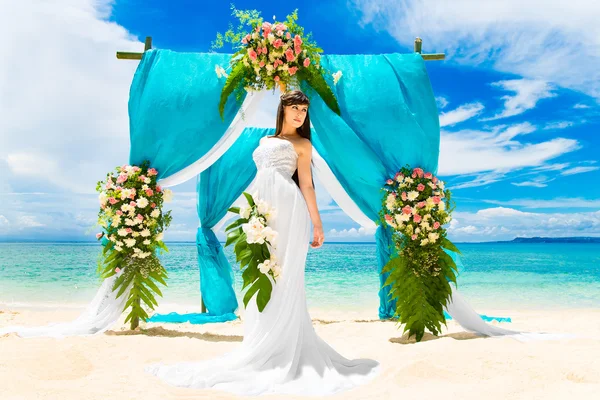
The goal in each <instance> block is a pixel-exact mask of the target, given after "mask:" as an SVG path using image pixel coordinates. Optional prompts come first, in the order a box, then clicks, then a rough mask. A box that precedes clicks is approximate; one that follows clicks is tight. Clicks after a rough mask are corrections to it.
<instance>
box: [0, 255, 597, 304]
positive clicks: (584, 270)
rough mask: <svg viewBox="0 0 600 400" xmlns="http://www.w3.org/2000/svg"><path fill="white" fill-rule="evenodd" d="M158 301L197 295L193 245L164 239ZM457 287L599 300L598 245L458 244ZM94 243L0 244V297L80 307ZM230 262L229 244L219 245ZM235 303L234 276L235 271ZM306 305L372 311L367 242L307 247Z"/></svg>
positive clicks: (511, 297) (480, 292)
mask: <svg viewBox="0 0 600 400" xmlns="http://www.w3.org/2000/svg"><path fill="white" fill-rule="evenodd" d="M168 246H169V249H170V252H169V253H168V254H165V255H163V256H161V259H162V261H163V263H164V265H165V267H166V268H167V270H168V271H169V273H170V276H169V281H168V284H169V286H168V287H167V288H165V290H164V291H163V294H164V297H163V298H162V299H159V303H161V304H186V305H197V304H199V301H200V294H199V287H200V281H199V273H198V267H197V255H196V247H195V244H193V243H170V244H168ZM459 248H460V249H461V251H462V252H463V257H462V259H463V263H464V265H465V266H464V268H463V269H462V270H461V273H460V276H459V280H458V283H459V289H460V290H461V292H462V293H463V295H464V296H465V297H466V298H467V300H468V301H469V303H470V304H471V305H472V306H473V307H475V308H491V309H505V308H506V309H510V308H557V307H558V308H587V307H599V306H600V244H572V243H568V244H567V243H565V244H547V243H539V244H521V243H519V244H514V243H494V244H485V243H481V244H479V243H478V244H460V245H459ZM99 252H100V245H99V244H97V243H0V303H1V304H9V305H28V306H38V305H44V306H63V307H64V306H81V305H84V304H86V303H87V302H88V301H89V300H90V299H91V297H92V296H93V294H94V293H95V291H96V290H97V288H98V285H99V284H100V281H99V279H98V277H97V275H96V272H95V271H96V258H97V256H98V254H99ZM225 254H226V256H227V258H228V259H229V261H230V262H233V261H234V260H235V257H234V255H233V253H232V249H231V248H226V249H225ZM235 277H236V289H237V291H238V296H239V299H240V304H241V295H240V293H239V289H240V288H241V274H240V273H239V270H237V269H236V270H235ZM306 288H307V301H308V303H309V307H319V308H336V309H373V310H375V311H376V308H377V306H378V304H379V298H378V295H377V292H378V290H379V278H378V275H377V259H376V254H375V244H374V243H368V244H354V243H352V244H345V243H326V244H324V245H323V247H322V248H320V249H309V253H308V259H307V265H306Z"/></svg>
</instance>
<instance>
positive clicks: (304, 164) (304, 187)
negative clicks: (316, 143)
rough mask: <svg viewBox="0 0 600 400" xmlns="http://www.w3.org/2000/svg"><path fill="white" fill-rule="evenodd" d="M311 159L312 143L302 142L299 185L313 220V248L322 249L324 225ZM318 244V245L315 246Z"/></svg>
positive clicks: (299, 156) (299, 158) (308, 141)
mask: <svg viewBox="0 0 600 400" xmlns="http://www.w3.org/2000/svg"><path fill="white" fill-rule="evenodd" d="M311 159H312V143H311V142H310V140H308V139H306V140H303V141H302V145H301V146H300V152H299V153H298V183H299V184H300V191H301V192H302V195H303V196H304V199H305V200H306V205H307V206H308V211H309V213H310V219H311V220H312V223H313V226H314V230H315V233H314V236H315V238H314V241H313V247H320V246H321V244H323V241H324V235H323V223H322V222H321V216H320V215H319V209H318V208H317V196H316V194H315V189H314V188H313V184H312V172H311V170H310V161H311ZM316 244H318V245H317V246H315V245H316Z"/></svg>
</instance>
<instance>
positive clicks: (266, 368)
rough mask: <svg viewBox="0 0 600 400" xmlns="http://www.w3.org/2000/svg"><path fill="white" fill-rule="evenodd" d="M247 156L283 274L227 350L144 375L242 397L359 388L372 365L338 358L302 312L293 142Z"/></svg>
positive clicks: (303, 222) (305, 225) (303, 230)
mask: <svg viewBox="0 0 600 400" xmlns="http://www.w3.org/2000/svg"><path fill="white" fill-rule="evenodd" d="M252 157H253V160H254V162H255V163H256V166H257V169H258V172H257V176H256V179H255V180H254V183H253V185H252V187H251V188H250V189H249V190H250V192H251V193H254V194H256V195H257V196H258V198H260V199H263V200H265V201H266V202H267V203H269V204H270V205H271V206H272V207H274V208H275V209H276V213H277V214H276V216H275V217H274V219H273V222H272V223H271V226H272V228H273V229H274V230H276V231H277V232H278V233H279V237H278V240H277V246H276V250H275V254H276V256H277V259H278V262H279V264H280V266H281V271H282V272H281V276H280V277H279V279H278V280H277V283H276V284H275V285H274V286H273V292H272V295H271V299H270V301H269V303H268V304H267V306H266V307H265V309H264V310H263V312H262V313H261V312H259V311H258V308H257V306H256V295H255V296H254V297H253V298H252V299H251V300H250V302H249V303H248V306H247V308H246V310H245V315H244V318H243V321H244V339H243V341H242V343H241V345H240V346H239V347H237V348H236V349H235V350H233V351H232V352H230V353H227V354H224V355H223V356H221V357H218V358H216V359H211V360H203V361H198V362H181V363H177V364H173V365H163V364H162V363H159V364H153V365H150V366H147V367H146V371H147V372H149V373H151V374H154V375H156V376H158V377H160V378H162V379H163V380H165V381H166V382H167V383H169V384H171V385H175V386H182V387H190V388H213V389H219V390H225V391H228V392H232V393H235V394H242V395H257V394H273V393H278V394H295V395H327V394H332V393H336V392H340V391H343V390H347V389H350V388H352V387H355V386H358V385H362V384H364V383H366V382H368V381H369V380H371V379H372V378H374V377H375V376H376V375H377V374H378V373H379V371H380V365H379V363H378V362H377V361H374V360H370V359H355V360H349V359H347V358H345V357H343V356H342V355H340V354H339V353H338V352H336V351H335V350H334V349H333V348H332V347H331V346H329V345H328V344H327V343H326V342H325V341H324V340H323V339H321V338H320V337H319V336H318V335H317V333H316V332H315V329H314V328H313V325H312V321H311V317H310V315H309V313H308V308H307V302H306V294H305V287H304V267H305V262H306V256H307V252H308V245H309V241H310V239H311V237H310V236H311V220H310V214H309V212H308V207H307V205H306V201H305V200H304V197H303V195H302V193H301V192H300V189H299V188H298V186H297V185H296V183H295V182H294V181H293V180H292V179H291V176H292V175H293V173H294V171H295V169H296V163H297V157H298V155H297V153H296V151H295V149H294V145H293V144H292V143H291V142H290V141H288V140H286V139H280V138H274V137H273V138H265V139H262V141H261V143H260V145H259V146H258V147H257V148H256V150H255V151H254V152H253V154H252Z"/></svg>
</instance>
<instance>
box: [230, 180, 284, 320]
mask: <svg viewBox="0 0 600 400" xmlns="http://www.w3.org/2000/svg"><path fill="white" fill-rule="evenodd" d="M244 196H245V197H246V200H247V201H248V207H231V208H230V209H229V211H231V212H233V213H236V214H239V215H240V218H238V219H237V220H235V221H234V222H233V223H232V224H230V225H229V226H227V227H226V228H225V231H226V232H228V233H227V241H226V242H225V247H227V246H229V245H230V244H234V251H235V257H236V261H237V262H239V263H240V269H241V270H243V272H242V278H243V280H244V284H243V287H242V290H244V289H245V288H246V287H249V289H248V291H247V292H246V294H245V295H244V306H246V307H247V306H248V302H249V301H250V299H251V298H252V296H254V294H255V293H257V292H258V295H257V297H256V304H257V305H258V310H259V311H260V312H262V311H263V310H264V308H265V307H266V305H267V303H268V302H269V300H270V299H271V293H272V291H273V283H276V280H277V279H279V277H280V276H281V267H280V266H279V264H278V263H277V257H276V256H275V249H276V244H277V236H278V233H277V232H276V231H274V230H273V229H272V228H271V227H270V226H268V224H270V223H271V221H272V220H273V218H274V217H275V216H276V214H277V213H276V210H275V209H274V208H272V207H270V206H269V204H267V203H266V202H265V201H264V200H261V199H256V197H257V194H256V193H254V194H253V195H251V194H249V193H246V192H244ZM244 267H246V268H245V269H244Z"/></svg>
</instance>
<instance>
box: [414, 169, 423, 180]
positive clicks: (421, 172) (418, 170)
mask: <svg viewBox="0 0 600 400" xmlns="http://www.w3.org/2000/svg"><path fill="white" fill-rule="evenodd" d="M413 173H415V174H417V175H418V177H419V178H422V177H423V174H424V172H423V170H422V169H421V168H415V169H413Z"/></svg>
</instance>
